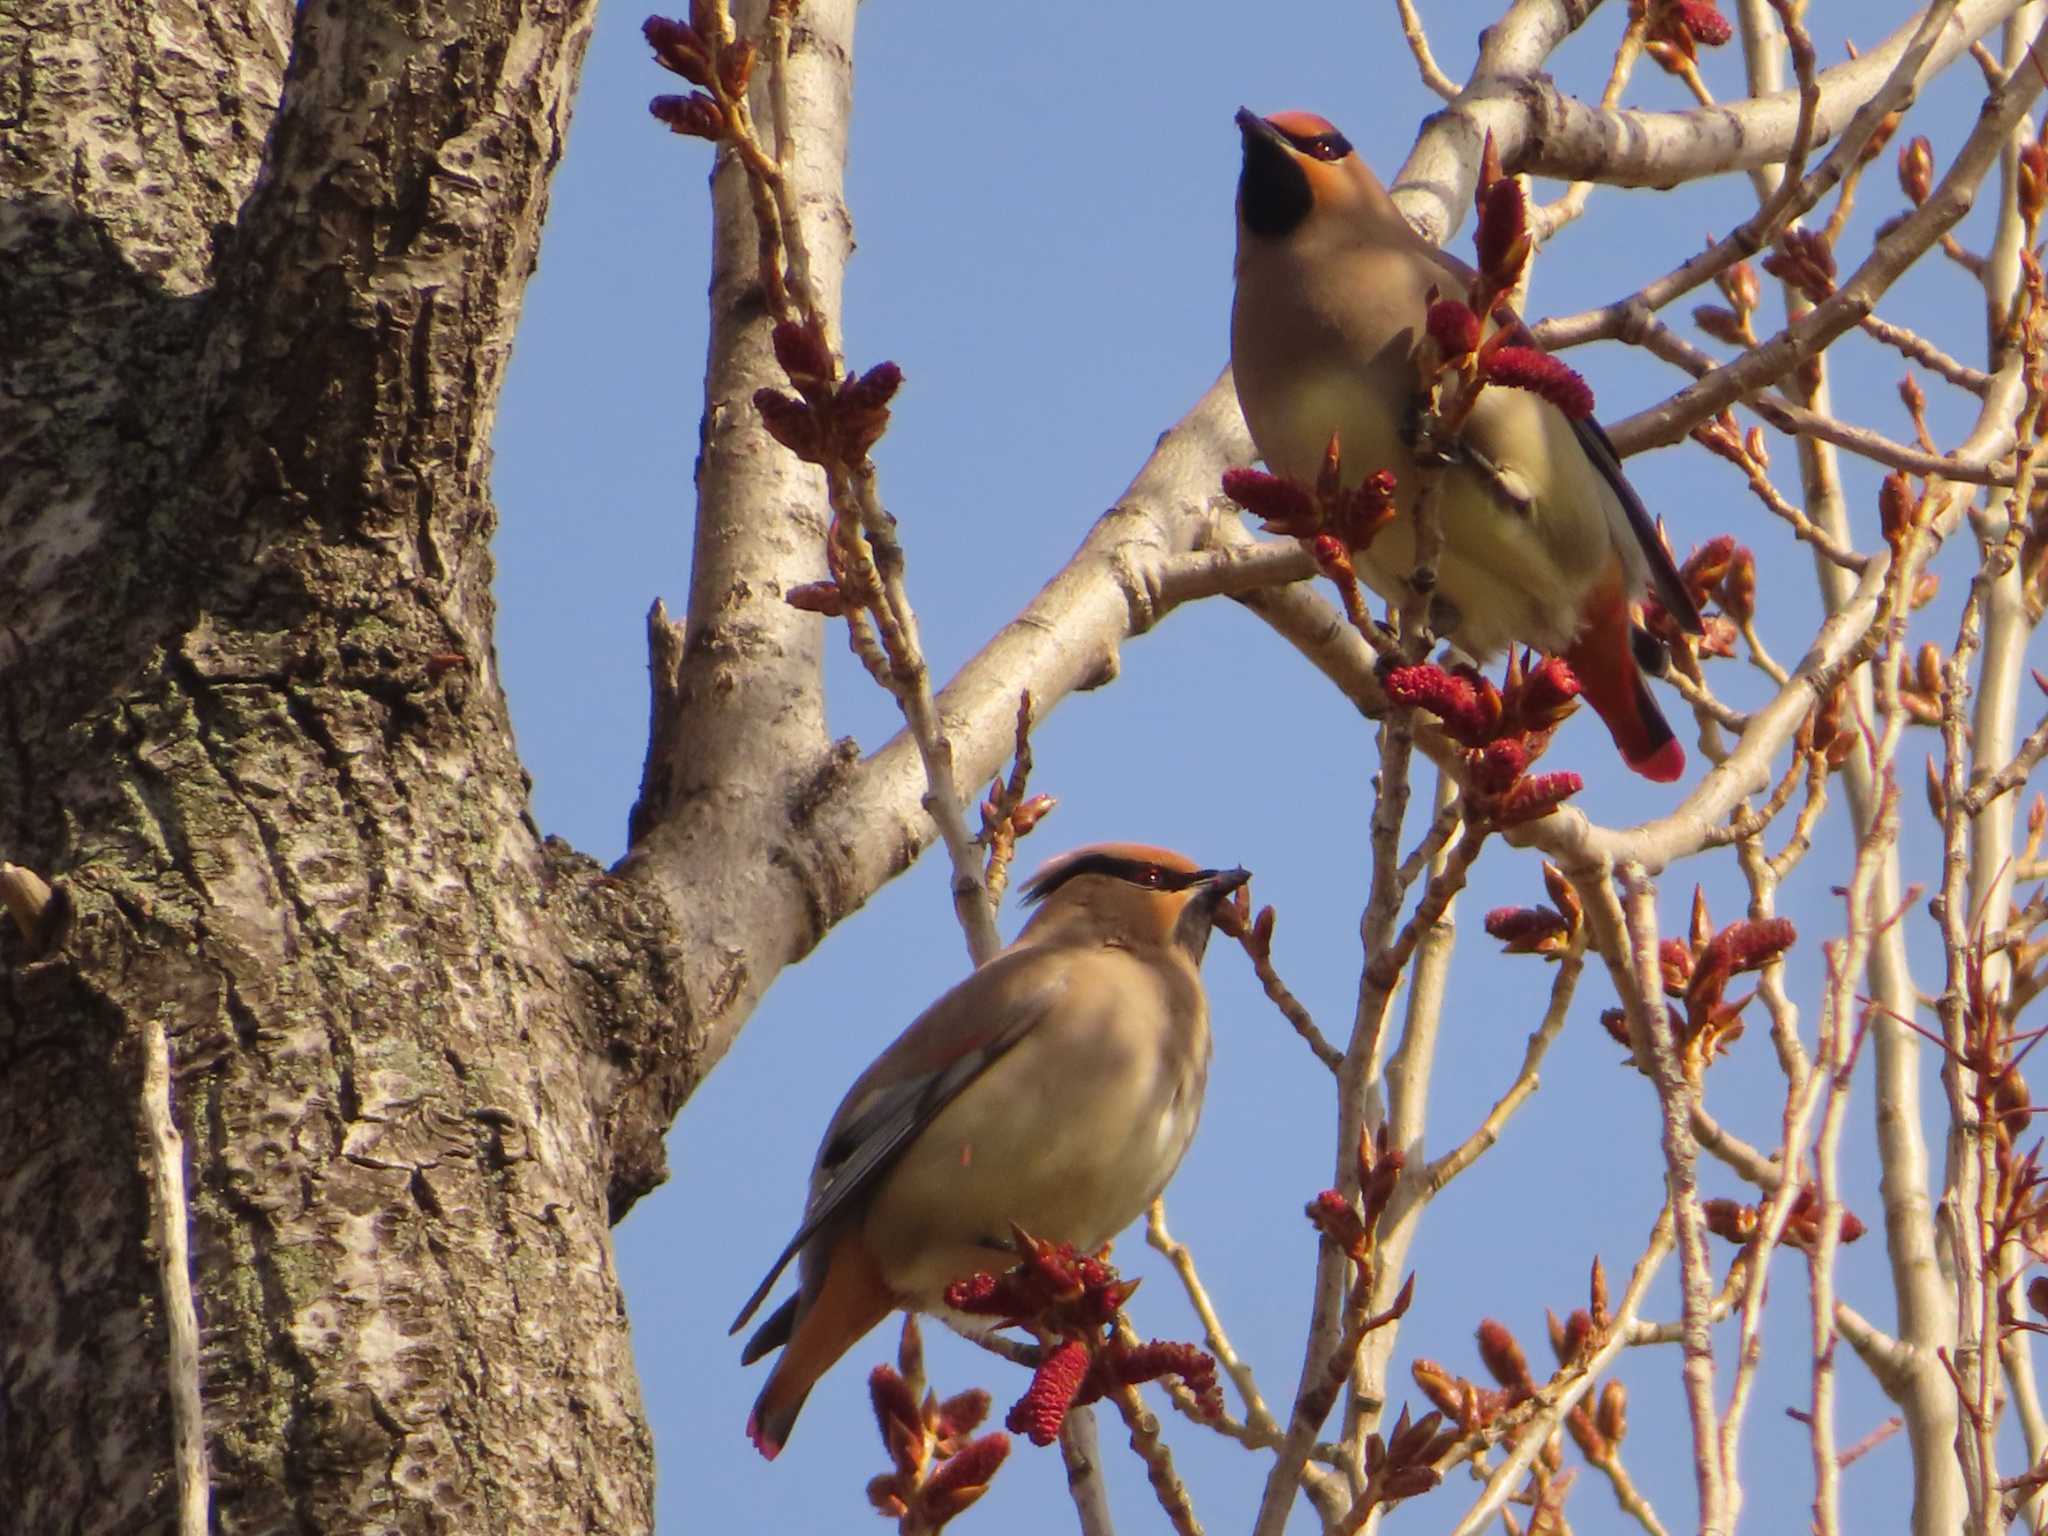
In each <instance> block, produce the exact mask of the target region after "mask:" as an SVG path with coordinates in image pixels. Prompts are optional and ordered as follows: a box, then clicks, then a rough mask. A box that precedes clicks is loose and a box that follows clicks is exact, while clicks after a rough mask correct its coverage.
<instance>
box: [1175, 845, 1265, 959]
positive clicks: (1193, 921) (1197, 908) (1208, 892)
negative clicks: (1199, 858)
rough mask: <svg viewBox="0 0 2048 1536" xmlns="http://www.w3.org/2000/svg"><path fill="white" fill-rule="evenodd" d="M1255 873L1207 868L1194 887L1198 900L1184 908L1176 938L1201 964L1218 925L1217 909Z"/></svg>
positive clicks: (1195, 897) (1176, 927)
mask: <svg viewBox="0 0 2048 1536" xmlns="http://www.w3.org/2000/svg"><path fill="white" fill-rule="evenodd" d="M1251 877H1252V872H1251V871H1250V870H1248V869H1244V868H1242V867H1240V868H1238V869H1205V870H1203V871H1202V872H1201V875H1200V878H1199V881H1198V883H1197V884H1196V885H1195V886H1194V893H1195V894H1194V898H1193V899H1192V900H1191V901H1189V902H1188V904H1187V905H1186V906H1184V907H1182V908H1181V911H1180V921H1179V922H1178V923H1176V924H1174V929H1173V936H1174V939H1175V940H1176V941H1177V942H1178V943H1179V944H1180V945H1181V947H1182V948H1183V949H1185V950H1186V951H1187V952H1188V953H1189V954H1190V955H1191V956H1193V957H1194V960H1195V963H1196V964H1197V965H1199V964H1201V961H1202V951H1203V950H1205V949H1207V948H1208V947H1209V930H1210V928H1211V927H1213V926H1214V925H1215V922H1216V909H1217V908H1218V907H1220V906H1222V905H1223V902H1224V899H1225V898H1226V897H1228V896H1229V895H1230V893H1231V892H1232V891H1234V890H1236V889H1237V888H1238V887H1239V886H1241V885H1243V884H1244V883H1245V881H1247V880H1249V879H1251Z"/></svg>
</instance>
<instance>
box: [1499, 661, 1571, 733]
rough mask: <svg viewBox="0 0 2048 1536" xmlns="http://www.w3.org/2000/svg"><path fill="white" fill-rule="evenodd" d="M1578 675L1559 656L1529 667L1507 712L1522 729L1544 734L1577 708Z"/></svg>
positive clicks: (1509, 703)
mask: <svg viewBox="0 0 2048 1536" xmlns="http://www.w3.org/2000/svg"><path fill="white" fill-rule="evenodd" d="M1578 698H1579V679H1578V675H1577V674H1576V673H1574V672H1573V671H1572V669H1571V665H1570V663H1568V662H1567V661H1566V660H1565V659H1564V658H1563V657H1562V656H1546V657H1545V658H1543V660H1542V661H1540V662H1537V663H1536V664H1535V665H1534V666H1531V667H1529V668H1528V669H1527V670H1526V672H1525V673H1524V675H1523V678H1522V685H1521V687H1520V688H1518V689H1516V690H1515V695H1514V697H1513V699H1511V700H1510V701H1509V702H1508V705H1507V709H1508V712H1509V713H1510V714H1512V715H1513V716H1514V718H1515V719H1516V720H1517V721H1519V722H1520V723H1521V725H1522V728H1523V729H1524V730H1530V731H1547V730H1550V729H1551V728H1553V727H1554V726H1556V725H1557V724H1558V723H1559V722H1561V721H1562V720H1563V719H1564V718H1565V717H1566V716H1567V715H1569V714H1570V713H1571V712H1572V711H1573V710H1575V709H1577V708H1578V707H1579V706H1578Z"/></svg>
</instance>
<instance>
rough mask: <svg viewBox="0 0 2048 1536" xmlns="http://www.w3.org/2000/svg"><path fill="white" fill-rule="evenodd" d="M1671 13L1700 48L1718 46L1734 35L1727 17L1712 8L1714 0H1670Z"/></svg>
mask: <svg viewBox="0 0 2048 1536" xmlns="http://www.w3.org/2000/svg"><path fill="white" fill-rule="evenodd" d="M1670 4H1671V14H1672V17H1673V19H1674V20H1675V21H1677V23H1678V24H1679V25H1680V26H1682V27H1684V28H1685V30H1686V31H1687V32H1688V33H1690V34H1691V36H1692V40H1693V41H1694V42H1695V43H1698V44H1699V45H1700V46H1701V47H1702V48H1718V47H1720V46H1721V45H1722V44H1723V43H1725V42H1727V41H1728V39H1729V38H1731V37H1733V36H1734V35H1735V29H1734V28H1733V27H1732V26H1730V25H1729V23H1728V18H1727V17H1726V16H1723V15H1722V14H1721V13H1720V12H1719V11H1718V10H1716V9H1715V8H1714V0H1670Z"/></svg>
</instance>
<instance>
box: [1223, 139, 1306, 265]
mask: <svg viewBox="0 0 2048 1536" xmlns="http://www.w3.org/2000/svg"><path fill="white" fill-rule="evenodd" d="M1314 206H1315V194H1314V193H1313V192H1312V191H1311V190H1310V189H1309V184H1308V173H1307V172H1306V171H1304V170H1303V169H1302V168H1301V163H1300V162H1299V161H1298V160H1296V159H1295V158H1294V156H1293V155H1291V154H1289V153H1288V152H1287V149H1286V147H1285V146H1284V145H1283V144H1280V143H1276V142H1275V141H1274V140H1273V139H1271V138H1269V137H1268V136H1267V135H1265V134H1263V133H1247V134H1246V135H1245V136H1244V170H1243V172H1242V173H1241V174H1240V175H1239V176H1238V178H1237V208H1238V214H1239V216H1240V217H1241V218H1243V220H1244V227H1245V228H1246V229H1248V230H1250V231H1251V232H1252V233H1253V234H1255V235H1260V236H1263V237H1264V238H1266V239H1269V240H1274V239H1278V238H1280V237H1281V236H1283V235H1289V234H1292V233H1293V232H1294V231H1295V230H1296V229H1298V228H1299V227H1300V226H1301V222H1302V220H1304V219H1306V218H1307V217H1308V215H1309V210H1310V209H1311V208H1313V207H1314Z"/></svg>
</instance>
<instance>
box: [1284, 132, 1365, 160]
mask: <svg viewBox="0 0 2048 1536" xmlns="http://www.w3.org/2000/svg"><path fill="white" fill-rule="evenodd" d="M1281 131H1282V133H1285V134H1286V138H1287V142H1288V143H1290V144H1292V145H1293V146H1294V147H1295V148H1296V149H1298V150H1300V151H1301V152H1302V153H1303V154H1304V155H1307V156H1308V157H1309V158H1311V159H1313V160H1342V159H1343V158H1344V157H1345V156H1346V155H1348V154H1350V153H1351V141H1350V140H1349V139H1347V138H1345V137H1344V135H1343V134H1341V133H1339V132H1338V131H1337V130H1336V129H1334V128H1332V129H1331V130H1330V131H1329V132H1328V133H1286V130H1285V129H1282V130H1281Z"/></svg>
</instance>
